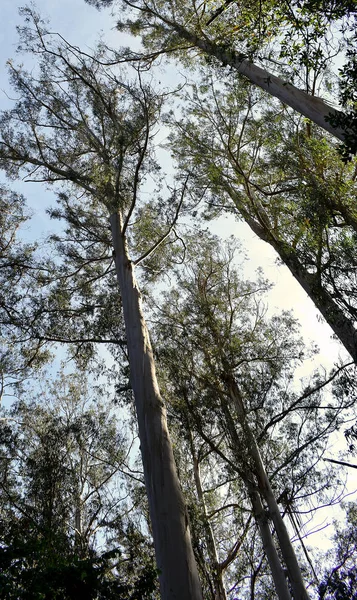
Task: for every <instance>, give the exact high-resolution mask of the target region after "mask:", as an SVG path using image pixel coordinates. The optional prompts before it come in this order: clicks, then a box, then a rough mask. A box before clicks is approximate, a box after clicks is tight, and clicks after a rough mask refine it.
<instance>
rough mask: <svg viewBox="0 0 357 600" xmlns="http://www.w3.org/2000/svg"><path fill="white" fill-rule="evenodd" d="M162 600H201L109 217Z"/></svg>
mask: <svg viewBox="0 0 357 600" xmlns="http://www.w3.org/2000/svg"><path fill="white" fill-rule="evenodd" d="M110 225H111V231H112V238H113V246H114V253H115V265H116V272H117V278H118V283H119V287H120V292H121V297H122V304H123V313H124V321H125V330H126V336H127V344H128V354H129V365H130V378H131V385H132V388H133V392H134V397H135V406H136V413H137V419H138V426H139V437H140V446H141V455H142V461H143V468H144V477H145V485H146V491H147V496H148V501H149V511H150V519H151V524H152V531H153V538H154V546H155V553H156V560H157V566H158V569H159V578H160V590H161V598H162V600H202V590H201V585H200V582H199V577H198V572H197V567H196V562H195V558H194V555H193V550H192V545H191V537H190V531H189V526H188V517H187V511H186V506H185V501H184V498H183V495H182V491H181V487H180V483H179V480H178V476H177V472H176V467H175V461H174V456H173V452H172V446H171V441H170V438H169V433H168V429H167V423H166V411H165V407H164V403H163V401H162V399H161V396H160V391H159V387H158V383H157V379H156V373H155V364H154V359H153V353H152V348H151V344H150V339H149V334H148V330H147V327H146V323H145V320H144V317H143V313H142V308H141V296H140V292H139V288H138V285H137V283H136V280H135V276H134V272H133V264H132V262H131V261H130V258H129V255H128V250H127V246H126V241H125V237H124V236H123V235H122V218H121V214H120V213H119V214H117V213H115V214H112V215H111V216H110Z"/></svg>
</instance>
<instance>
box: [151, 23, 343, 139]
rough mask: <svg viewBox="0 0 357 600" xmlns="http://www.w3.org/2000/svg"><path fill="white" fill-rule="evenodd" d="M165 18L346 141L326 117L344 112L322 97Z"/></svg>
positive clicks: (206, 50) (183, 34) (188, 37)
mask: <svg viewBox="0 0 357 600" xmlns="http://www.w3.org/2000/svg"><path fill="white" fill-rule="evenodd" d="M162 20H163V21H165V22H166V24H167V25H169V26H170V27H172V28H173V29H174V30H175V31H176V32H177V33H178V34H179V35H180V36H181V37H182V38H184V39H185V40H187V41H188V42H190V43H191V44H192V45H193V46H196V47H197V48H200V50H202V51H203V52H204V53H205V54H208V55H209V56H214V57H215V58H217V60H219V61H220V62H222V63H223V65H226V66H229V67H231V68H232V69H235V70H236V71H238V73H240V74H241V75H244V77H246V78H247V79H249V81H250V82H251V83H253V85H256V86H258V87H260V88H261V89H263V90H264V91H266V92H267V93H268V94H270V95H271V96H274V97H275V98H278V99H279V100H280V101H281V102H283V103H284V104H287V106H290V107H291V108H292V109H294V110H296V111H297V112H298V113H300V114H301V115H303V116H304V117H306V118H308V119H310V121H312V122H313V123H316V125H319V127H322V128H323V129H325V131H328V132H329V133H331V134H332V135H333V136H335V137H337V138H338V139H339V140H341V141H343V142H344V141H345V138H346V135H347V134H348V133H349V131H347V130H346V131H344V130H343V129H341V128H340V127H333V126H332V125H331V124H330V123H329V122H328V121H327V120H326V119H327V118H330V117H332V116H338V115H343V113H341V112H340V111H338V110H336V109H335V108H332V106H329V105H328V104H326V102H324V100H322V99H321V98H318V97H317V96H312V95H311V94H307V93H306V92H304V91H303V90H300V89H299V88H297V87H295V86H294V85H292V84H291V83H288V82H287V81H284V79H281V78H280V77H277V76H276V75H273V74H272V73H269V71H266V70H265V69H262V68H261V67H258V66H257V65H255V64H254V63H252V62H251V61H250V60H248V59H247V58H246V57H244V56H242V55H240V54H239V53H237V52H234V50H231V49H230V48H227V47H224V46H222V45H219V44H216V43H214V42H212V41H210V40H209V39H208V38H207V37H205V38H203V37H198V36H197V35H196V34H195V33H193V32H190V31H189V30H188V29H186V28H185V27H183V26H181V25H179V24H178V23H175V22H173V21H169V20H167V19H162Z"/></svg>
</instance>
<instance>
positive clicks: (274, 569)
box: [249, 486, 291, 600]
mask: <svg viewBox="0 0 357 600" xmlns="http://www.w3.org/2000/svg"><path fill="white" fill-rule="evenodd" d="M249 497H250V501H251V503H252V506H253V512H254V517H255V521H256V523H257V525H258V528H259V533H260V537H261V540H262V543H263V548H264V552H265V554H266V557H267V559H268V563H269V567H270V570H271V574H272V577H273V581H274V585H275V591H276V593H277V596H278V598H279V600H291V594H290V592H289V588H288V585H287V582H286V577H285V574H284V570H283V568H282V566H281V562H280V558H279V556H278V553H277V550H276V547H275V544H274V540H273V536H272V534H271V531H270V525H269V518H268V515H267V514H266V511H265V510H264V507H263V505H262V502H261V499H260V496H259V493H258V492H257V491H256V490H254V489H253V486H252V489H251V490H250V493H249Z"/></svg>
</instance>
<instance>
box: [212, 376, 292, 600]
mask: <svg viewBox="0 0 357 600" xmlns="http://www.w3.org/2000/svg"><path fill="white" fill-rule="evenodd" d="M225 375H227V374H225ZM225 379H226V381H225V382H224V383H228V384H230V383H231V378H230V377H229V376H227V377H225ZM221 407H222V411H223V414H224V417H225V422H226V426H227V431H228V435H229V437H230V440H231V444H232V452H233V454H234V456H235V460H236V461H237V463H238V464H239V465H242V463H243V462H244V463H245V464H244V466H243V467H242V469H238V471H239V473H240V475H241V477H242V479H243V481H244V483H245V485H246V487H247V491H248V495H249V499H250V501H251V503H252V508H253V514H254V519H255V522H256V524H257V526H258V529H259V533H260V537H261V540H262V544H263V548H264V552H265V555H266V557H267V560H268V563H269V567H270V570H271V574H272V577H273V581H274V586H275V591H276V593H277V596H278V598H279V600H291V594H290V592H289V588H288V584H287V581H286V577H285V573H284V570H283V567H282V564H281V561H280V558H279V555H278V552H277V549H276V546H275V543H274V539H273V536H272V533H271V531H270V525H269V515H268V514H267V513H266V511H265V510H264V507H263V505H262V501H261V498H260V495H259V492H258V489H257V486H256V485H255V483H254V479H255V477H254V473H253V472H252V470H251V469H250V467H249V462H250V461H249V459H251V457H250V456H249V453H248V450H249V449H248V448H247V446H246V443H245V440H244V441H243V444H242V442H241V440H240V439H239V436H238V433H237V430H236V427H235V423H234V420H233V418H232V415H231V413H230V410H229V407H228V404H227V400H226V398H221ZM242 451H243V453H245V457H244V456H243V460H242ZM243 469H244V472H243Z"/></svg>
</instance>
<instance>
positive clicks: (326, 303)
mask: <svg viewBox="0 0 357 600" xmlns="http://www.w3.org/2000/svg"><path fill="white" fill-rule="evenodd" d="M226 191H227V193H229V195H230V197H231V198H232V201H233V203H234V205H235V207H236V209H237V211H238V212H239V214H240V215H241V216H242V218H243V219H244V220H245V222H246V223H247V225H249V227H250V228H251V230H252V231H253V232H254V233H255V234H256V235H257V236H258V237H259V238H260V239H261V240H262V241H263V242H267V243H268V244H270V246H272V247H273V248H274V250H275V251H276V252H277V254H278V255H279V257H280V258H281V260H282V261H283V263H284V264H285V265H286V266H287V267H288V269H289V271H290V272H291V274H292V275H293V276H294V277H295V279H296V280H297V281H298V282H299V284H300V285H301V287H302V288H303V289H304V290H305V292H306V293H307V295H308V296H309V298H310V299H311V300H312V302H313V303H314V304H315V306H316V308H317V309H318V310H319V311H320V313H321V314H322V316H323V317H324V319H325V320H326V323H328V325H329V326H330V327H331V329H332V330H333V332H334V333H335V334H336V336H337V337H338V338H339V340H340V342H341V343H342V344H343V345H344V347H345V348H346V350H347V352H348V353H349V354H350V355H351V357H352V358H353V360H354V361H355V362H356V363H357V330H356V329H355V327H354V324H353V322H352V321H351V319H350V318H348V316H346V314H345V312H344V311H343V310H342V309H341V308H340V306H339V305H338V304H337V302H336V301H335V299H334V298H333V297H332V296H331V294H330V293H329V291H328V290H327V289H326V287H324V286H323V285H322V284H321V283H319V281H318V278H317V277H316V275H314V274H313V273H309V272H308V271H307V269H306V268H305V267H304V265H303V264H302V263H301V261H300V259H299V256H298V254H297V252H296V250H295V249H294V248H293V247H292V246H291V245H290V244H287V243H286V242H284V241H283V240H280V239H278V238H277V236H276V235H274V234H273V233H272V231H271V228H270V226H269V224H268V223H269V218H268V215H265V214H264V213H263V211H264V209H263V207H261V208H259V207H258V203H257V206H256V208H257V210H258V209H259V213H261V214H259V222H258V220H257V219H254V218H253V217H252V216H251V215H250V214H249V212H248V211H247V210H246V209H245V208H244V206H243V205H242V202H241V200H240V198H238V197H237V196H236V195H235V194H234V190H233V189H232V188H230V187H229V188H227V189H226Z"/></svg>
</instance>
